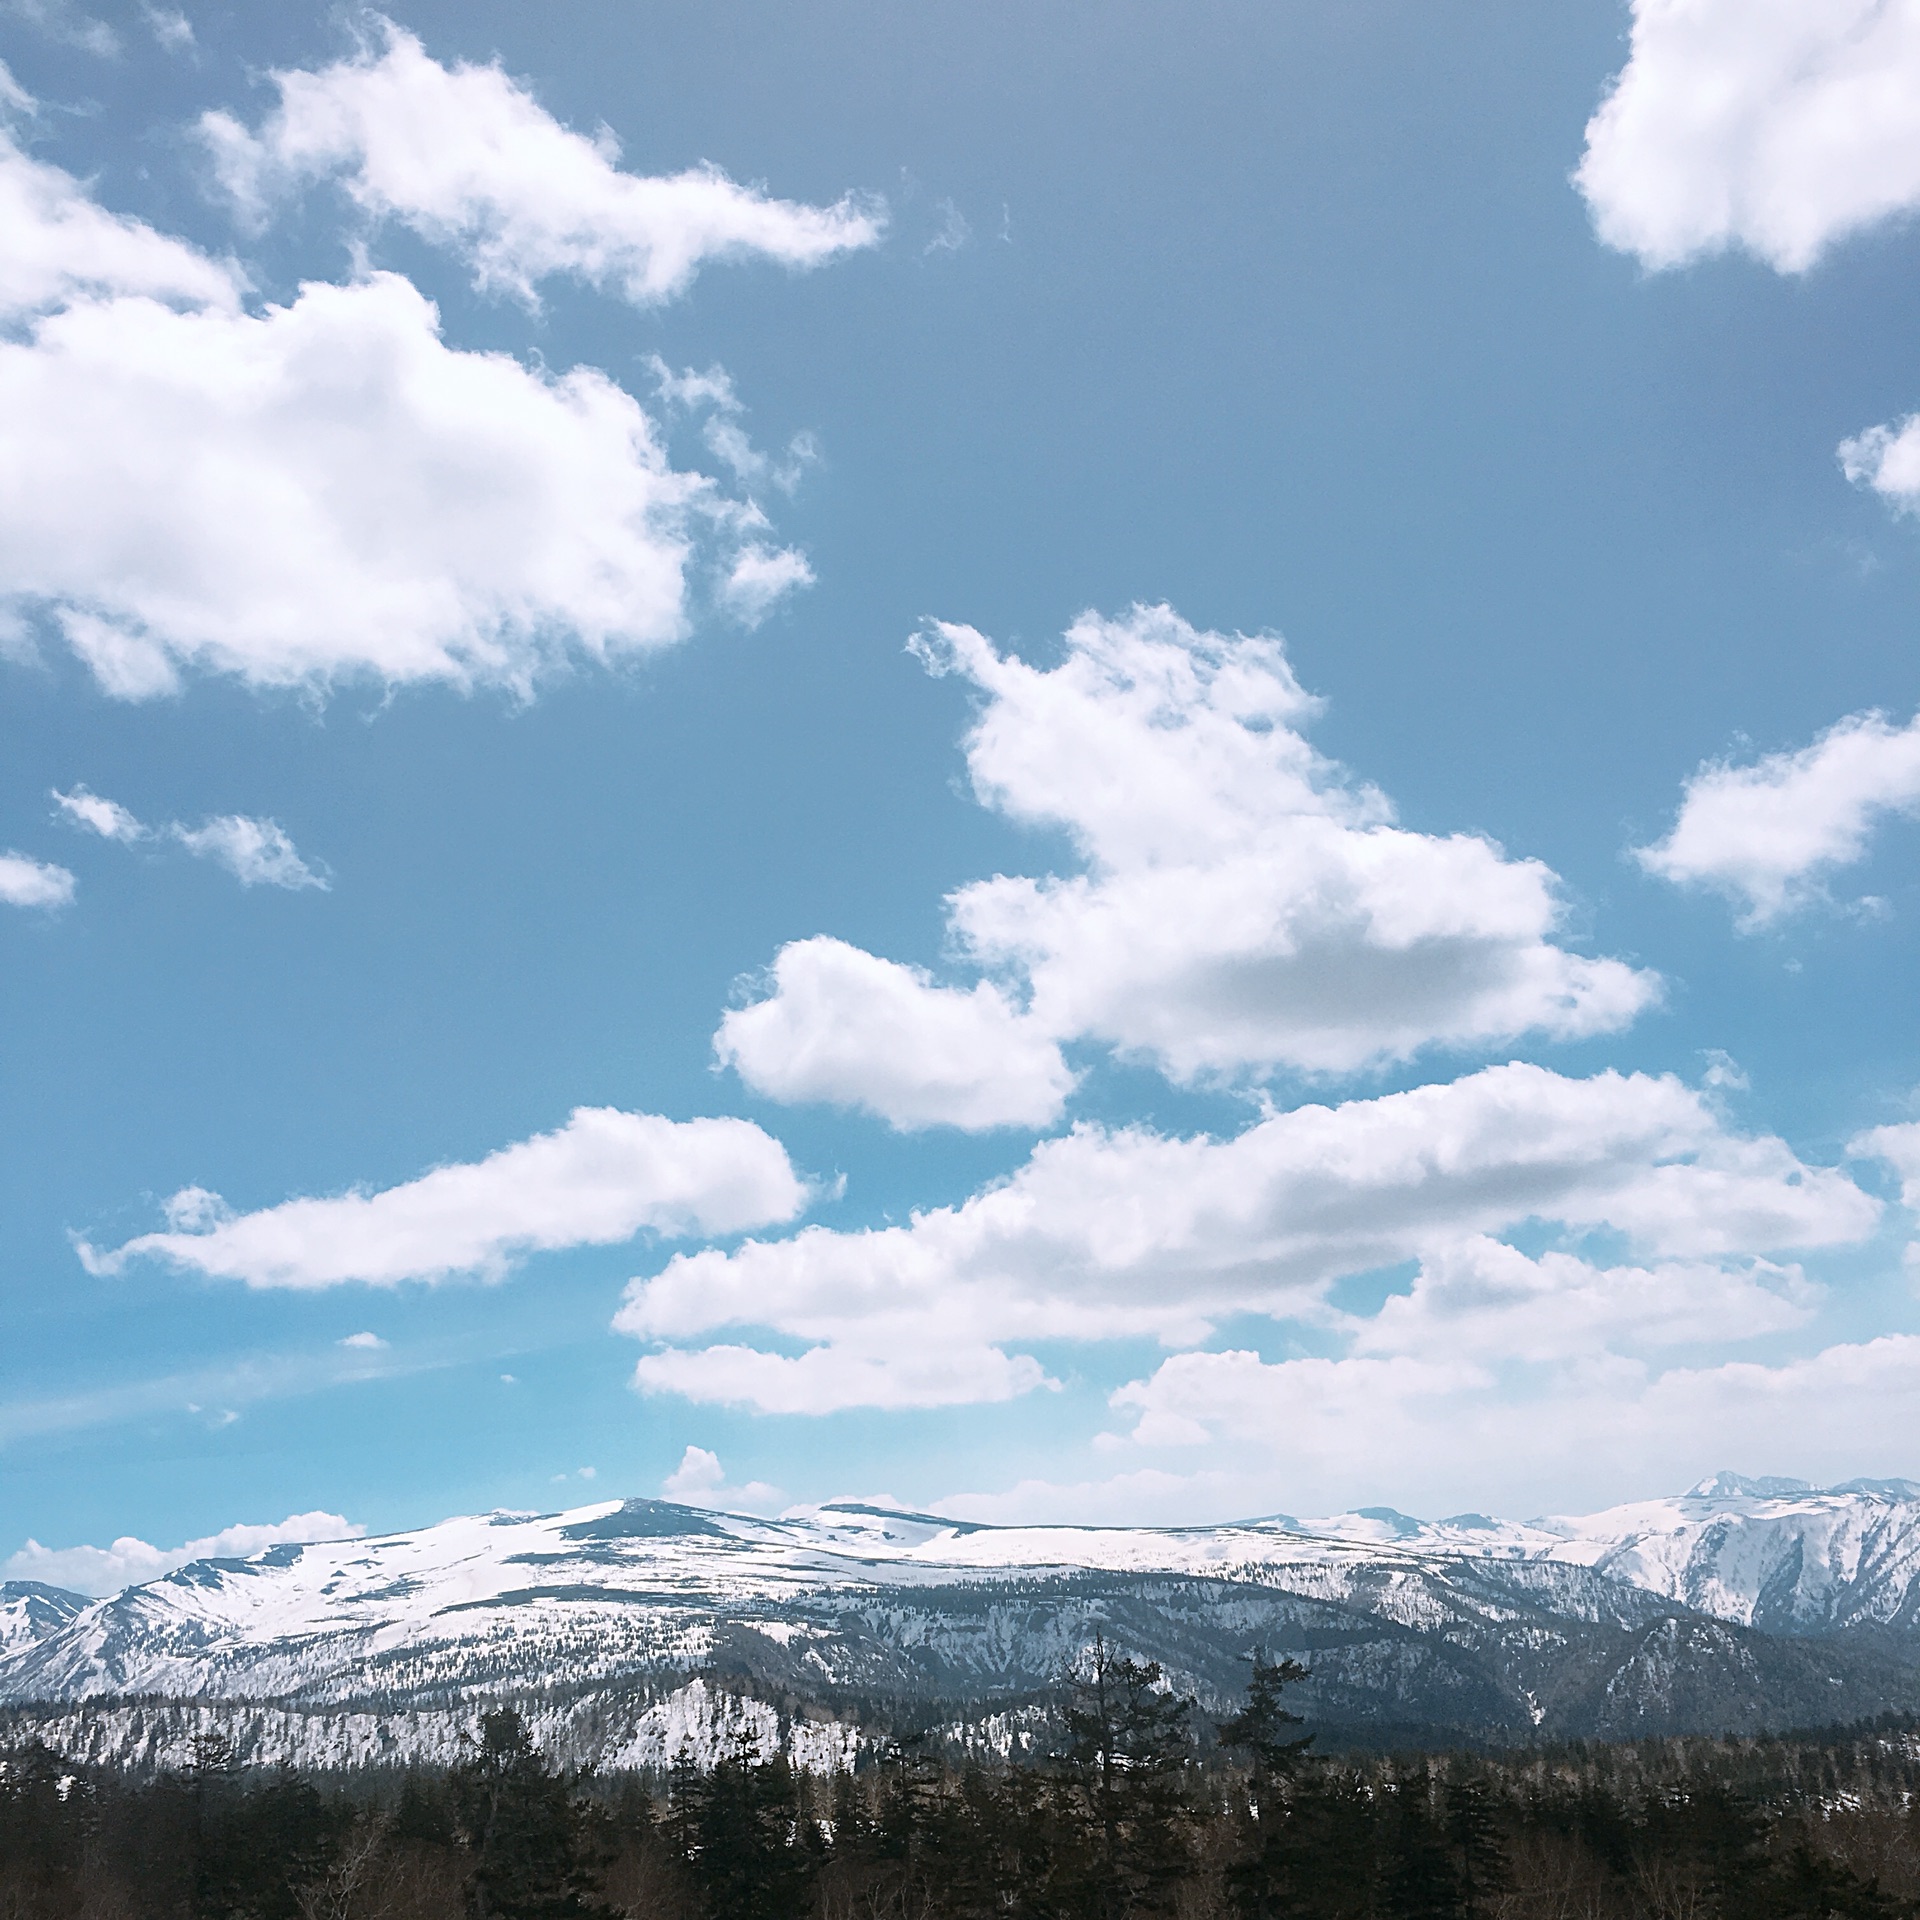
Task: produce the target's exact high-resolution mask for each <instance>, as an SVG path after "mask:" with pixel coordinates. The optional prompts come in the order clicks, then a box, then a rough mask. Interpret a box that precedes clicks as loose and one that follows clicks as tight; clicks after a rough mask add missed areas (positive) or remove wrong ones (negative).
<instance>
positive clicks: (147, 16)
mask: <svg viewBox="0 0 1920 1920" xmlns="http://www.w3.org/2000/svg"><path fill="white" fill-rule="evenodd" d="M140 17H141V18H142V19H143V20H144V21H145V22H146V23H147V31H148V32H149V33H150V34H152V35H153V37H154V39H155V40H156V41H157V42H158V43H159V44H160V45H161V46H163V47H165V48H166V50H167V51H168V52H169V53H188V52H191V51H192V48H193V44H194V33H193V22H192V21H191V20H189V19H188V18H187V16H186V15H185V14H184V13H182V12H180V11H179V10H178V9H177V8H175V7H155V6H149V5H145V4H143V5H142V6H141V8H140Z"/></svg>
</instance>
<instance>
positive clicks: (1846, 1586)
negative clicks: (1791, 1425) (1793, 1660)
mask: <svg viewBox="0 0 1920 1920" xmlns="http://www.w3.org/2000/svg"><path fill="white" fill-rule="evenodd" d="M1293 1524H1294V1525H1295V1526H1297V1527H1299V1528H1300V1529H1301V1531H1303V1532H1307V1533H1310V1534H1314V1535H1316V1536H1319V1537H1323V1538H1328V1539H1340V1540H1346V1541H1352V1542H1356V1543H1360V1542H1368V1541H1377V1542H1380V1543H1382V1544H1386V1543H1391V1544H1392V1545H1394V1546H1396V1547H1399V1548H1402V1549H1404V1550H1412V1551H1421V1552H1440V1553H1456V1554H1471V1555H1475V1556H1478V1557H1482V1558H1487V1559H1501V1560H1507V1559H1514V1560H1517V1559H1529V1560H1556V1561H1560V1562H1563V1563H1565V1564H1567V1565H1572V1566H1584V1567H1592V1568H1595V1569H1596V1570H1598V1571H1599V1572H1602V1573H1605V1574H1607V1575H1609V1576H1611V1577H1612V1578H1614V1579H1616V1580H1623V1581H1625V1582H1627V1583H1628V1584H1629V1585H1631V1586H1635V1587H1639V1588H1642V1589H1643V1590H1644V1591H1646V1592H1648V1593H1657V1594H1659V1595H1661V1596H1662V1597H1664V1598H1666V1599H1669V1600H1675V1601H1678V1602H1679V1603H1680V1604H1681V1605H1682V1606H1686V1607H1690V1608H1692V1609H1694V1610H1695V1611H1697V1612H1700V1613H1705V1614H1710V1615H1712V1616H1713V1617H1714V1618H1715V1619H1719V1620H1735V1621H1738V1622H1740V1623H1741V1624H1742V1625H1744V1626H1753V1627H1760V1628H1763V1629H1765V1630H1766V1631H1768V1632H1771V1633H1798V1634H1825V1633H1831V1632H1834V1631H1836V1630H1838V1629H1841V1628H1846V1627H1854V1626H1879V1627H1890V1628H1895V1629H1899V1630H1902V1631H1905V1632H1915V1631H1920V1485H1916V1484H1915V1483H1914V1482H1912V1481H1910V1480H1851V1481H1848V1482H1847V1483H1846V1484H1844V1485H1843V1486H1838V1487H1828V1488H1815V1487H1810V1486H1808V1485H1807V1484H1806V1483H1805V1482H1804V1481H1798V1480H1783V1479H1749V1478H1746V1477H1744V1476H1742V1475H1740V1474H1735V1473H1719V1474H1715V1475H1714V1476H1713V1477H1712V1478H1711V1479H1707V1480H1703V1481H1701V1482H1700V1484H1699V1485H1698V1486H1696V1487H1691V1488H1689V1489H1688V1490H1687V1492H1685V1493H1683V1494H1678V1495H1675V1496H1673V1497H1671V1498H1667V1499H1660V1500H1644V1501H1635V1502H1633V1503H1631V1504H1629V1505H1626V1506H1620V1507H1609V1508H1608V1509H1606V1510H1605V1511H1604V1512H1602V1513H1595V1514H1588V1515H1584V1516H1580V1517H1558V1518H1553V1519H1547V1520H1536V1521H1532V1522H1529V1523H1524V1524H1523V1523H1515V1522H1512V1521H1500V1520H1491V1519H1488V1518H1487V1517H1486V1516H1485V1515H1484V1514H1475V1513H1468V1514H1459V1515H1456V1516H1455V1517H1454V1518H1452V1519H1450V1520H1439V1521H1432V1522H1427V1521H1419V1520H1412V1519H1409V1518H1408V1517H1407V1516H1406V1515H1405V1514H1398V1513H1394V1512H1392V1511H1391V1510H1390V1509H1388V1508H1382V1507H1376V1508H1370V1509H1368V1510H1367V1511H1366V1512H1364V1513H1357V1514H1342V1515H1340V1516H1338V1517H1337V1518H1335V1519H1332V1520H1324V1521H1304V1522H1294V1523H1293Z"/></svg>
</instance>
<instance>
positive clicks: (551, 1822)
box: [448, 1707, 603, 1920]
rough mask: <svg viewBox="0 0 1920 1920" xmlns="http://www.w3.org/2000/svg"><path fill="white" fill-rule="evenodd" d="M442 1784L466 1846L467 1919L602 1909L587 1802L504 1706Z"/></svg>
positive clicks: (581, 1916)
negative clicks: (469, 1865) (583, 1802)
mask: <svg viewBox="0 0 1920 1920" xmlns="http://www.w3.org/2000/svg"><path fill="white" fill-rule="evenodd" d="M448 1785H449V1788H450V1791H451V1798H452V1802H453V1811H454V1816H455V1819H456V1820H457V1821H458V1823H459V1826H460V1829H461V1831H462V1833H463V1834H464V1836H465V1838H466V1842H467V1845H468V1847H469V1848H470V1849H471V1850H472V1854H473V1868H472V1871H471V1872H470V1873H469V1875H468V1877H467V1906H468V1911H469V1912H470V1913H471V1914H472V1915H473V1920H587V1916H592V1915H597V1914H599V1913H601V1912H602V1911H603V1909H602V1907H601V1906H600V1903H599V1901H598V1900H597V1898H596V1885H597V1879H598V1871H597V1870H598V1867H599V1866H600V1864H601V1863H600V1861H599V1860H598V1859H597V1858H596V1850H595V1848H594V1845H593V1837H592V1832H591V1823H590V1821H589V1818H588V1813H587V1809H586V1808H585V1807H584V1806H582V1805H581V1803H580V1802H579V1800H578V1799H577V1798H576V1795H575V1791H574V1783H573V1782H572V1781H571V1780H568V1779H565V1778H563V1777H561V1776H560V1775H558V1774H556V1773H555V1772H554V1771H553V1770H552V1769H551V1768H550V1767H549V1766H548V1765H547V1763H546V1761H545V1760H544V1759H543V1758H542V1757H541V1755H540V1753H539V1752H538V1750H537V1749H536V1748H535V1747H534V1744H533V1741H532V1738H531V1737H530V1736H529V1734H528V1732H527V1729H526V1724H525V1722H524V1721H523V1720H522V1719H521V1718H520V1716H519V1714H517V1713H516V1712H514V1710H513V1709H512V1708H511V1707H501V1708H499V1709H498V1710H497V1711H495V1712H493V1713H489V1714H487V1715H486V1716H485V1717H484V1718H483V1719H482V1720H481V1723H480V1751H479V1752H478V1753H477V1754H475V1756H474V1757H473V1758H472V1759H471V1760H469V1761H466V1762H465V1763H464V1764H462V1765H461V1766H458V1767H456V1768H455V1769H454V1770H453V1772H452V1774H451V1775H450V1776H449V1780H448Z"/></svg>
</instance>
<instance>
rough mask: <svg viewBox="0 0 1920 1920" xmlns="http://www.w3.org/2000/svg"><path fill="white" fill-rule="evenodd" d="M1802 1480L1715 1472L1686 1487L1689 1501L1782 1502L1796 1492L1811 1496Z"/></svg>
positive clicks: (1806, 1484) (1773, 1474) (1810, 1490)
mask: <svg viewBox="0 0 1920 1920" xmlns="http://www.w3.org/2000/svg"><path fill="white" fill-rule="evenodd" d="M1811 1492H1813V1488H1812V1486H1811V1485H1810V1484H1809V1483H1808V1482H1807V1481H1805V1480H1789V1479H1787V1478H1786V1477H1785V1476H1784V1475H1782V1474H1776V1473H1758V1474H1749V1473H1715V1474H1710V1475H1708V1477H1707V1478H1706V1479H1704V1480H1702V1481H1701V1482H1700V1483H1699V1485H1698V1486H1692V1487H1689V1488H1688V1489H1687V1491H1686V1494H1685V1496H1684V1497H1685V1498H1687V1499H1689V1500H1784V1499H1787V1498H1789V1497H1790V1496H1792V1495H1793V1494H1796V1493H1811Z"/></svg>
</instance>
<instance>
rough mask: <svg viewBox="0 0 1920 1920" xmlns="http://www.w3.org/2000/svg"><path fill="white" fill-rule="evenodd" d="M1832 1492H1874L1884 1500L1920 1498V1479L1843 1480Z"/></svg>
mask: <svg viewBox="0 0 1920 1920" xmlns="http://www.w3.org/2000/svg"><path fill="white" fill-rule="evenodd" d="M1828 1491H1829V1492H1832V1493H1874V1494H1878V1495H1879V1496H1880V1498H1881V1499H1882V1500H1920V1481H1915V1480H1842V1481H1841V1482H1840V1484H1839V1485H1838V1486H1837V1487H1832V1488H1829V1489H1828Z"/></svg>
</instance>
